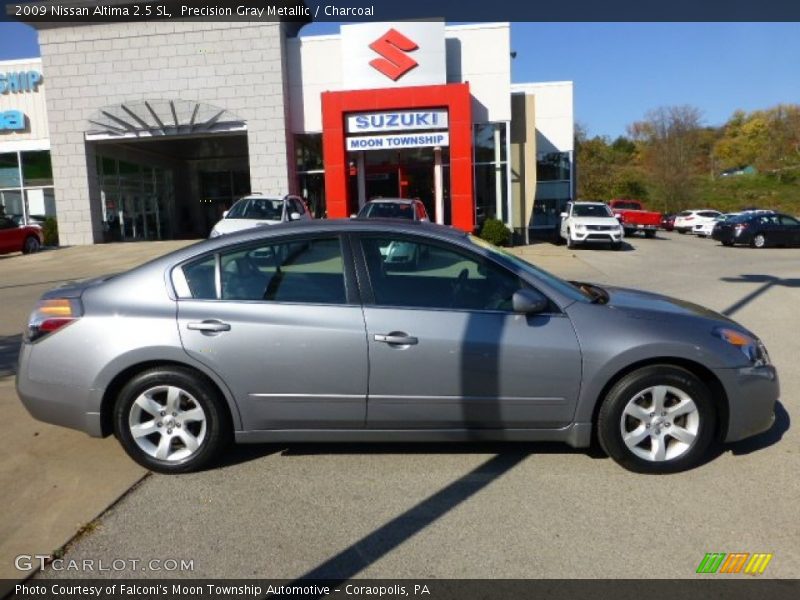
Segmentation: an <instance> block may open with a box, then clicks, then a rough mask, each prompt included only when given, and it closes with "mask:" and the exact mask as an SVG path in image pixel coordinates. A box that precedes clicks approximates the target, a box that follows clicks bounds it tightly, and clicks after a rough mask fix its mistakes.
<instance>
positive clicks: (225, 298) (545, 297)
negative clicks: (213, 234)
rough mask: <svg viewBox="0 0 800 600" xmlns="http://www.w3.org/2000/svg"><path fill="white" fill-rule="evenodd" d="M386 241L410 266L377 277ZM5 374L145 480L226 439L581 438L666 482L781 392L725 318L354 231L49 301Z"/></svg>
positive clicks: (299, 225)
mask: <svg viewBox="0 0 800 600" xmlns="http://www.w3.org/2000/svg"><path fill="white" fill-rule="evenodd" d="M606 210H607V209H606ZM393 242H403V243H411V244H417V245H419V246H423V247H425V248H426V249H427V251H428V254H429V258H428V259H426V261H425V262H424V263H421V264H420V265H418V266H417V267H416V268H414V269H411V270H403V271H400V272H394V271H392V270H391V269H387V268H386V258H385V257H384V255H383V253H382V252H381V248H382V247H385V246H389V245H391V244H392V243H393ZM109 331H113V333H114V335H109ZM78 355H79V356H82V357H83V359H82V360H81V361H75V358H74V357H75V356H78ZM297 365H303V368H301V369H299V370H298V368H297ZM17 373H18V375H17V391H18V394H19V397H20V398H21V399H22V402H23V403H24V405H25V406H26V408H27V409H28V410H29V411H30V413H31V414H32V415H33V416H34V417H36V418H37V419H40V420H43V421H46V422H49V423H54V424H58V425H64V426H67V427H72V428H76V429H81V430H83V431H85V432H87V433H89V434H91V435H93V436H107V435H110V434H112V433H114V434H115V435H116V436H117V437H118V439H119V440H120V442H121V443H122V445H123V447H124V448H125V450H126V451H127V452H128V453H129V454H130V456H131V457H132V458H133V459H134V460H136V461H137V462H139V463H140V464H142V465H144V466H145V467H146V468H148V469H152V470H155V471H160V472H165V473H179V472H185V471H190V470H194V469H199V468H201V467H203V466H205V465H208V464H210V463H211V461H212V460H213V459H214V457H215V456H217V455H219V453H220V452H222V450H223V448H224V447H225V445H226V443H227V442H228V441H229V440H231V439H235V440H236V441H238V442H270V441H271V442H278V441H280V442H292V441H309V440H314V441H318V442H319V441H328V442H333V441H358V440H361V441H401V440H404V441H456V440H463V441H470V440H506V441H536V440H550V441H563V442H566V443H568V444H570V445H572V446H574V447H587V446H589V445H590V443H591V440H592V439H593V436H595V435H596V436H597V438H598V439H599V441H600V443H601V444H602V446H603V447H604V448H605V450H606V452H608V454H610V455H611V457H612V458H613V459H614V460H616V461H617V462H618V463H619V464H621V465H622V466H623V467H625V468H628V469H631V470H634V471H641V472H648V473H666V472H673V471H679V470H683V469H687V468H690V467H692V466H693V465H696V464H697V463H698V462H699V461H701V460H702V459H703V457H704V456H705V455H706V453H707V450H708V449H709V446H710V445H711V444H712V442H713V441H714V440H715V439H717V436H719V439H722V440H725V441H736V440H740V439H743V438H747V437H749V436H752V435H755V434H757V433H760V432H762V431H765V430H766V429H768V428H769V427H770V426H771V425H772V423H773V419H774V406H775V402H776V399H777V398H778V395H779V387H778V377H777V374H776V370H775V368H774V367H773V366H772V365H771V364H770V359H769V356H768V354H767V351H766V349H765V348H764V346H763V344H762V343H761V342H760V341H759V339H758V338H757V337H756V336H755V335H754V334H753V333H751V332H750V331H748V330H747V329H745V328H744V327H742V326H741V325H739V324H737V323H735V322H734V321H732V320H731V319H729V318H727V317H724V316H722V315H719V314H717V313H714V312H712V311H710V310H708V309H705V308H702V307H699V306H696V305H693V304H690V303H688V302H684V301H682V300H673V299H670V298H667V297H665V296H660V295H656V294H651V293H646V292H639V291H635V290H630V289H622V288H614V287H605V288H604V287H600V286H598V285H595V284H592V283H580V282H573V283H570V282H567V281H564V280H562V279H559V278H558V277H555V276H553V275H551V274H549V273H547V272H545V271H543V270H541V269H539V268H537V267H535V266H533V265H531V264H530V263H528V262H525V261H523V260H522V259H520V258H518V257H516V256H514V255H511V254H508V253H506V252H504V251H502V250H500V249H498V248H496V247H494V246H492V245H491V244H488V243H487V242H485V241H483V240H481V239H479V238H476V237H474V236H472V235H468V234H466V233H464V232H461V231H458V230H455V229H453V228H449V227H444V226H440V225H433V224H430V223H414V222H410V221H409V222H404V221H397V222H395V223H394V224H387V222H386V221H377V220H368V219H364V220H362V219H354V220H336V221H315V220H310V221H296V222H293V223H287V224H281V225H276V226H273V227H261V228H256V229H250V230H248V231H243V232H240V233H235V234H230V235H226V236H221V237H218V238H215V239H212V240H206V241H204V242H201V243H199V244H196V245H194V246H190V247H187V248H182V249H180V250H178V251H176V252H174V253H172V254H169V255H167V256H164V257H162V258H160V259H156V260H154V261H151V262H149V263H147V264H146V265H143V266H140V267H138V268H136V269H133V270H131V271H128V272H127V273H123V274H119V275H116V276H113V277H103V278H98V279H94V280H90V281H85V282H77V283H71V284H68V285H66V286H64V287H61V288H56V289H54V290H52V291H49V292H47V293H45V294H44V296H42V298H41V299H40V300H39V302H38V303H37V304H36V306H35V307H34V310H33V313H32V314H31V316H30V319H29V321H28V326H27V329H26V332H25V335H24V340H23V343H22V348H21V353H20V362H19V369H18V371H17Z"/></svg>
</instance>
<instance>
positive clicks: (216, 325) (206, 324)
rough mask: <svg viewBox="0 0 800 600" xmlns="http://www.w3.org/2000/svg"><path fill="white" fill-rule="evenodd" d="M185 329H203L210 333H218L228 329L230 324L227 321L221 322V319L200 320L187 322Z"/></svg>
mask: <svg viewBox="0 0 800 600" xmlns="http://www.w3.org/2000/svg"><path fill="white" fill-rule="evenodd" d="M186 328H187V329H191V330H192V331H204V332H210V333H220V332H222V331H230V330H231V326H230V325H229V324H228V323H223V322H222V321H216V320H210V321H200V322H199V323H197V322H195V323H187V324H186Z"/></svg>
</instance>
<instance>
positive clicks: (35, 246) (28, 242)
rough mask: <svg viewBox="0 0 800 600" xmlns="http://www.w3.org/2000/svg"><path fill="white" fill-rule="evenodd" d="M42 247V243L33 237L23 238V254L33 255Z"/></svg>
mask: <svg viewBox="0 0 800 600" xmlns="http://www.w3.org/2000/svg"><path fill="white" fill-rule="evenodd" d="M41 247H42V243H41V242H40V241H39V238H37V237H36V236H35V235H29V236H28V237H26V238H25V241H24V242H22V253H23V254H35V253H36V252H38V251H39V250H40V249H41Z"/></svg>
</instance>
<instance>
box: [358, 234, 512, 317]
mask: <svg viewBox="0 0 800 600" xmlns="http://www.w3.org/2000/svg"><path fill="white" fill-rule="evenodd" d="M362 247H363V249H364V256H365V258H366V261H367V269H368V270H369V277H370V282H371V284H372V291H373V294H374V296H375V304H377V305H379V306H402V307H409V308H430V309H455V310H499V311H507V312H511V310H512V302H511V299H512V296H513V295H514V292H516V291H517V290H519V289H521V288H522V287H524V284H523V282H522V280H521V279H520V278H519V277H517V276H516V275H515V274H514V273H512V272H511V271H508V270H506V269H504V268H502V267H499V266H497V265H494V264H492V263H491V262H489V261H486V260H484V259H483V258H480V257H475V256H471V255H469V254H468V253H461V252H458V251H455V250H452V249H449V248H445V247H443V246H439V245H437V244H432V243H428V242H423V241H419V240H416V239H414V238H405V237H399V236H398V237H375V238H373V237H367V238H363V239H362Z"/></svg>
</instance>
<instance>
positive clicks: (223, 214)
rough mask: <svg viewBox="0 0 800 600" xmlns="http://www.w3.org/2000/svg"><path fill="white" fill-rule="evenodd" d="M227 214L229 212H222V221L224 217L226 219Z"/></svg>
mask: <svg viewBox="0 0 800 600" xmlns="http://www.w3.org/2000/svg"><path fill="white" fill-rule="evenodd" d="M229 212H230V211H229V210H226V211H225V212H223V213H222V218H223V219H224V218H225V217H227V216H228V213H229Z"/></svg>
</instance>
